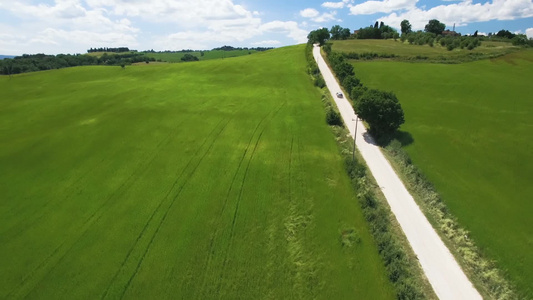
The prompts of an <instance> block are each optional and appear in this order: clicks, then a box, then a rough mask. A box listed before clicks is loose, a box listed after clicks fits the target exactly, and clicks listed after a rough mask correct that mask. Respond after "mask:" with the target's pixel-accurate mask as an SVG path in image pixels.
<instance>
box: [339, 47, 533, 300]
mask: <svg viewBox="0 0 533 300" xmlns="http://www.w3.org/2000/svg"><path fill="white" fill-rule="evenodd" d="M374 42H380V41H374ZM403 46H406V47H415V48H413V49H420V48H428V49H429V47H427V46H421V47H420V48H416V47H419V46H410V45H403ZM403 46H402V47H403ZM336 47H337V46H336V44H334V47H333V48H334V49H335V48H336ZM364 47H366V46H364ZM339 48H340V46H339V47H338V48H337V49H339ZM480 48H481V47H480ZM475 50H477V49H475ZM351 51H358V49H357V47H355V48H352V50H351ZM400 51H405V49H404V50H400ZM413 51H420V50H413ZM422 51H426V49H424V50H422ZM431 51H433V50H431ZM454 51H455V50H454ZM450 55H452V56H453V55H456V54H454V53H450ZM353 65H354V68H355V72H356V75H357V76H358V77H359V78H361V81H362V82H363V83H364V84H365V85H367V86H369V87H374V88H380V89H385V90H389V91H393V92H394V93H395V94H396V95H397V96H398V98H399V99H400V102H401V104H402V107H403V109H404V111H405V119H406V123H405V124H404V125H403V126H402V128H401V130H403V131H405V132H407V133H408V134H410V135H411V136H412V141H411V142H409V143H407V144H406V145H405V150H406V151H407V152H408V153H409V155H410V157H411V159H412V160H413V162H414V164H415V165H417V166H418V167H419V168H420V169H421V170H422V171H423V172H424V174H425V175H426V176H427V177H428V179H429V180H430V181H431V182H432V183H434V185H435V186H436V188H437V190H438V191H439V193H440V194H441V196H442V198H443V200H444V202H445V203H446V205H447V206H448V208H449V209H450V211H451V213H452V214H453V215H455V216H456V217H457V218H458V221H459V223H460V224H461V225H462V226H464V227H466V229H467V230H469V231H470V232H471V237H473V239H474V240H475V241H476V243H477V244H478V246H479V247H480V248H481V250H482V251H483V253H485V254H487V256H488V257H489V258H491V259H494V260H496V261H497V262H498V266H499V267H500V268H501V269H502V270H504V272H505V273H506V274H507V275H508V276H509V278H510V279H512V281H513V282H514V283H515V284H516V285H517V287H518V291H519V293H521V294H522V295H524V296H525V298H531V297H532V296H533V285H532V283H531V278H533V269H532V268H531V266H533V255H532V252H531V251H530V249H531V246H532V242H533V240H532V237H533V229H532V227H531V221H530V219H531V214H532V213H533V203H532V202H531V201H530V199H531V195H532V194H533V186H532V185H531V182H532V181H533V157H532V155H531V153H532V152H533V140H532V139H531V130H532V128H533V123H532V121H531V113H532V110H533V103H532V102H531V96H530V93H529V90H530V85H531V82H530V79H531V78H533V51H531V50H522V51H518V52H516V51H513V52H512V53H510V54H508V55H505V56H502V57H498V58H494V59H486V60H480V61H476V62H469V63H463V64H453V65H450V64H435V63H431V64H430V63H406V62H393V61H383V60H381V61H372V62H356V61H353Z"/></svg>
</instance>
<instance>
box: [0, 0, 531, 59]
mask: <svg viewBox="0 0 533 300" xmlns="http://www.w3.org/2000/svg"><path fill="white" fill-rule="evenodd" d="M403 19H407V20H409V21H410V22H411V24H412V25H413V29H415V30H417V29H423V28H424V25H425V24H426V23H427V22H428V21H429V20H430V19H438V20H440V21H441V22H443V23H445V24H446V25H447V27H448V28H450V29H451V28H452V26H453V24H454V23H455V24H456V31H458V32H461V33H463V34H468V33H473V32H474V31H475V30H478V31H479V32H480V33H488V32H496V31H498V30H500V29H507V30H510V31H512V32H517V33H524V34H527V35H528V36H529V37H533V0H369V1H365V0H337V1H324V0H321V1H320V0H307V1H303V0H150V1H146V0H55V1H54V0H0V54H5V55H20V54H23V53H48V54H58V53H85V52H86V50H87V49H88V48H91V47H119V46H127V47H130V48H132V49H138V50H148V49H154V50H180V49H198V50H200V49H211V48H214V47H218V46H222V45H232V46H241V47H255V46H265V47H269V46H272V47H280V46H284V45H293V44H298V43H303V42H305V41H306V36H307V33H308V32H309V31H311V30H314V29H317V28H320V27H327V28H331V26H333V25H335V24H339V25H341V26H343V27H348V28H350V29H352V30H354V29H358V28H360V27H365V26H368V25H370V24H373V23H374V22H375V21H378V20H379V21H384V22H385V24H387V25H390V26H392V27H396V28H398V27H399V24H400V22H401V21H402V20H403Z"/></svg>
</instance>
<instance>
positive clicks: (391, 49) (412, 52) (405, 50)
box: [332, 39, 518, 62]
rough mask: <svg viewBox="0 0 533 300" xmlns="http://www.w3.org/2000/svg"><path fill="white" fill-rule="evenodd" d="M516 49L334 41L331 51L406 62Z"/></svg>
mask: <svg viewBox="0 0 533 300" xmlns="http://www.w3.org/2000/svg"><path fill="white" fill-rule="evenodd" d="M517 49H518V48H517V47H515V46H513V45H512V44H511V43H505V42H495V41H482V42H481V46H479V47H476V48H474V49H473V50H468V49H460V48H457V49H454V50H452V51H448V50H447V49H446V47H442V46H441V45H440V44H438V43H436V44H435V45H434V46H433V47H430V46H428V45H423V46H419V45H410V44H409V43H407V42H401V41H400V40H397V41H394V40H357V39H356V40H344V41H335V42H334V43H333V47H332V50H333V51H339V52H357V53H364V52H373V53H377V54H394V55H397V56H398V57H396V58H394V59H387V60H406V59H416V58H417V57H419V58H420V57H422V58H424V59H427V60H428V61H435V60H443V61H452V62H454V61H465V60H473V59H478V58H480V57H488V56H498V55H503V54H507V53H511V52H514V51H516V50H517Z"/></svg>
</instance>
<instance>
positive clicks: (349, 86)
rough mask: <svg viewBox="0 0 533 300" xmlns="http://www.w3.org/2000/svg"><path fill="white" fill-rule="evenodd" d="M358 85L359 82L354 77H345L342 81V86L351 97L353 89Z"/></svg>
mask: <svg viewBox="0 0 533 300" xmlns="http://www.w3.org/2000/svg"><path fill="white" fill-rule="evenodd" d="M359 84H361V81H360V80H359V79H358V78H357V77H355V76H354V75H351V76H346V78H344V80H343V81H342V86H343V87H344V89H345V90H346V92H347V93H348V95H351V94H352V90H353V88H355V87H356V86H358V85H359Z"/></svg>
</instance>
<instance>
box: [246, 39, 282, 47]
mask: <svg viewBox="0 0 533 300" xmlns="http://www.w3.org/2000/svg"><path fill="white" fill-rule="evenodd" d="M279 44H281V42H280V41H278V40H267V41H260V42H255V43H252V45H254V46H275V45H279Z"/></svg>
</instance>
